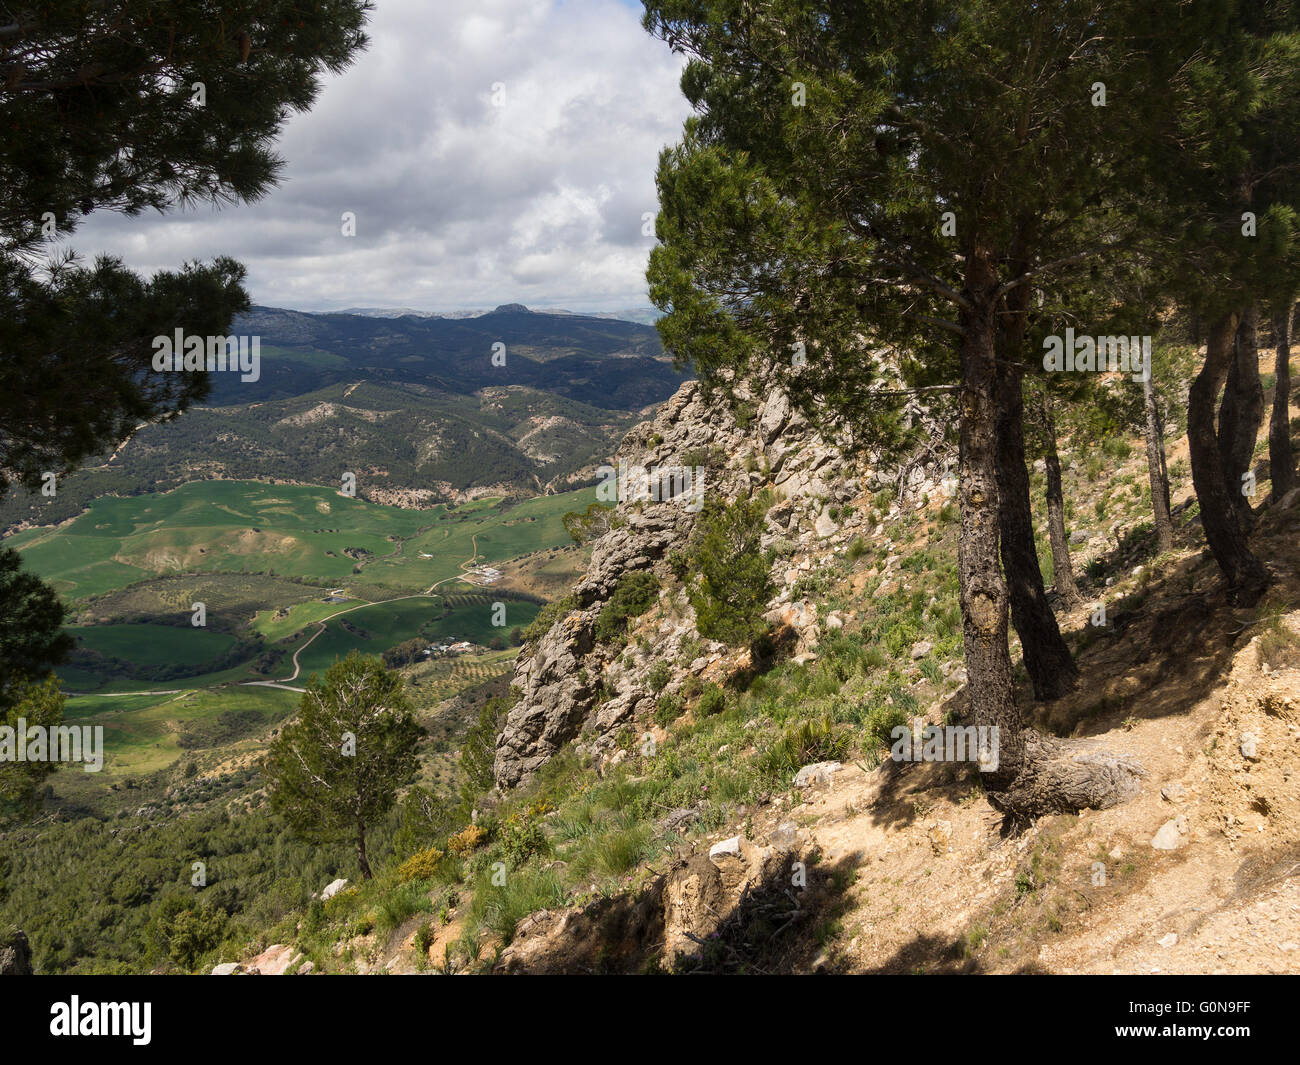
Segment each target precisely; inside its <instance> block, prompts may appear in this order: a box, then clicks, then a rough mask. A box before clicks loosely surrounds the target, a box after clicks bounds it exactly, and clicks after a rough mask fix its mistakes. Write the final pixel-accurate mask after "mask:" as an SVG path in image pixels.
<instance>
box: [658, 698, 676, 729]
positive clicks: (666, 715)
mask: <svg viewBox="0 0 1300 1065" xmlns="http://www.w3.org/2000/svg"><path fill="white" fill-rule="evenodd" d="M681 712H682V697H681V696H680V695H669V694H668V693H667V692H665V693H664V694H663V695H661V696H659V702H658V703H657V704H656V706H655V723H656V724H659V725H663V726H667V725H668V724H669V723H670V722H672V721H676V720H677V718H678V717H679V716H680V715H681Z"/></svg>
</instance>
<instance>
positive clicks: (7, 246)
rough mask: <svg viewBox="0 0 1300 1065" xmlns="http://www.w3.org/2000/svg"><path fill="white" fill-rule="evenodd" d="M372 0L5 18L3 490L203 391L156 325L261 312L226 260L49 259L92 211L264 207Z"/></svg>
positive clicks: (207, 330)
mask: <svg viewBox="0 0 1300 1065" xmlns="http://www.w3.org/2000/svg"><path fill="white" fill-rule="evenodd" d="M368 8H369V5H368V3H366V2H365V0H322V2H321V3H315V4H309V5H303V4H297V3H292V2H291V0H256V2H255V0H235V2H233V3H225V4H222V5H221V11H220V13H219V14H218V13H216V12H214V11H213V10H212V9H211V7H210V6H209V5H205V4H195V3H193V2H192V0H151V2H149V3H140V4H124V3H112V4H109V3H83V2H81V0H52V2H49V3H42V4H39V5H18V6H17V7H14V6H10V7H7V8H6V9H5V11H4V13H2V14H0V128H2V129H3V130H4V138H3V140H2V141H0V190H2V191H0V495H2V494H3V492H4V490H5V489H6V488H7V487H8V485H9V482H10V479H11V477H12V476H16V477H17V478H18V479H19V480H21V481H22V482H23V483H24V484H26V485H27V486H28V487H29V488H31V487H34V486H35V485H36V484H37V483H38V482H39V481H40V480H41V478H42V475H43V474H44V473H46V472H56V473H62V472H65V471H67V470H70V469H72V468H74V467H75V466H76V465H77V464H78V463H80V462H81V461H83V460H84V459H85V458H87V457H88V456H91V455H95V454H98V453H100V452H101V451H103V450H104V449H105V448H107V447H110V446H111V445H114V444H116V443H118V442H119V441H120V440H122V439H123V437H124V436H125V435H126V434H127V433H129V432H130V431H131V430H133V429H134V428H135V427H136V426H137V425H138V424H139V423H140V422H142V421H149V420H153V419H155V418H162V417H166V416H170V415H174V414H175V413H176V412H178V411H181V410H184V409H185V408H186V407H187V406H188V405H189V404H191V403H193V402H194V401H196V400H198V399H201V398H202V397H203V396H204V395H205V394H206V392H207V382H206V375H205V374H203V373H189V372H186V373H171V374H163V373H157V372H154V371H153V370H152V366H151V362H152V355H153V347H152V345H151V341H152V338H153V337H155V336H171V335H173V333H174V331H175V330H176V329H182V330H184V331H185V333H186V334H189V335H199V336H224V335H226V334H228V332H229V327H230V321H231V318H232V317H233V315H234V314H236V313H238V312H240V311H245V310H247V309H248V308H249V302H248V297H247V294H246V293H245V292H244V289H243V280H244V270H243V268H242V267H241V266H239V265H238V264H237V263H234V262H233V261H231V260H229V259H224V258H217V259H215V260H214V261H213V262H212V263H211V264H208V265H206V266H205V265H200V264H188V265H186V266H184V267H182V268H180V269H178V270H175V271H170V272H163V273H160V274H158V275H156V276H155V277H153V278H152V279H151V280H148V281H145V280H142V279H141V278H139V277H137V276H136V275H135V274H134V273H132V272H131V271H129V270H127V269H126V268H125V267H124V266H123V265H122V263H121V262H120V261H117V260H114V259H111V258H100V259H98V260H97V261H95V262H94V263H93V264H92V265H89V266H85V265H82V264H81V263H79V262H78V261H77V260H76V259H75V257H74V256H72V255H71V253H68V254H65V255H62V256H60V257H58V258H56V259H55V260H54V261H53V262H50V263H48V264H42V263H41V262H40V256H41V255H42V253H43V252H44V250H45V249H46V248H47V247H48V246H49V245H50V244H51V242H52V241H54V240H56V239H64V238H67V237H68V236H70V235H71V234H73V233H74V232H75V231H76V228H77V225H78V224H79V222H80V221H81V220H82V219H83V218H85V217H86V216H87V215H89V214H91V213H92V212H94V211H113V212H119V213H123V214H127V215H138V214H140V213H141V212H142V211H146V210H157V211H166V210H170V209H172V208H175V207H178V206H181V205H186V204H194V203H200V202H205V201H206V202H209V203H212V204H225V203H239V202H244V203H247V202H253V201H255V200H258V199H261V198H262V197H263V196H265V195H266V194H267V193H268V192H269V191H270V190H271V189H272V188H273V187H274V186H275V184H276V183H277V181H278V178H279V175H280V172H281V169H282V166H283V164H282V162H281V160H280V159H279V158H278V157H277V156H276V155H275V153H274V151H273V149H272V142H273V141H274V138H275V137H276V136H277V135H278V134H279V132H280V130H281V128H282V127H283V125H284V122H285V120H286V119H287V118H288V116H289V114H290V113H291V112H293V111H305V110H307V109H309V108H310V107H311V105H312V103H313V102H314V100H315V98H316V95H317V93H318V91H319V87H320V77H321V75H322V73H323V72H325V71H335V72H337V71H340V70H342V69H343V68H344V67H346V66H347V65H348V64H349V63H350V62H351V61H352V59H353V58H354V57H355V56H356V54H357V53H358V50H359V49H361V48H362V47H364V45H365V43H366V39H365V36H364V34H363V32H362V26H363V24H364V21H365V17H366V12H367V10H368Z"/></svg>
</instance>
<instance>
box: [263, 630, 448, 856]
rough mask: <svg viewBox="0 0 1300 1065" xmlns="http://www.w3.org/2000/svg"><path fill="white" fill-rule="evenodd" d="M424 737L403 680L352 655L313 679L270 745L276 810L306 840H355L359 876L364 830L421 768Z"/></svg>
mask: <svg viewBox="0 0 1300 1065" xmlns="http://www.w3.org/2000/svg"><path fill="white" fill-rule="evenodd" d="M423 734H424V729H423V728H421V727H420V726H419V725H418V724H417V723H416V721H415V719H414V717H413V716H412V714H411V709H410V704H409V703H408V702H407V699H406V695H405V694H404V692H403V691H402V679H401V677H399V676H397V675H396V674H394V673H390V672H389V671H388V670H386V669H385V668H384V665H383V663H382V662H381V661H380V660H379V659H378V658H368V657H364V656H362V655H360V654H357V653H356V652H352V653H351V654H349V655H348V656H347V658H345V659H343V660H342V661H340V662H336V663H335V664H334V665H333V666H331V667H330V668H329V669H328V670H327V671H326V673H325V676H324V678H323V679H321V678H318V677H317V676H316V675H314V674H313V676H312V678H311V679H310V680H309V681H308V683H307V690H306V691H305V692H304V693H303V697H302V703H301V704H300V707H299V710H298V716H297V718H296V719H295V720H294V721H293V723H292V724H290V725H288V726H286V727H285V728H284V729H283V730H282V731H281V733H280V735H279V736H278V737H277V738H276V740H275V742H274V743H273V744H272V745H271V749H270V752H269V753H268V755H267V759H266V776H267V783H268V790H269V792H270V796H271V806H272V809H274V810H275V811H276V812H277V813H280V814H282V815H283V816H284V817H285V819H286V820H287V821H288V822H289V824H290V825H291V826H292V827H293V828H294V829H295V830H296V831H298V832H299V833H301V834H302V835H303V837H304V838H306V839H313V840H315V839H333V838H337V837H338V836H339V835H340V834H342V833H344V832H346V833H348V834H349V835H350V836H351V837H352V838H354V839H355V840H356V843H357V850H358V859H359V861H360V865H361V871H362V875H364V876H367V877H369V875H370V869H369V864H368V862H367V860H366V855H365V833H366V829H367V827H368V826H369V825H370V824H372V823H374V822H375V821H378V820H379V819H380V818H382V817H383V816H384V815H385V814H386V813H387V812H388V811H389V810H390V809H391V808H392V806H393V804H394V803H395V802H396V800H397V792H398V789H400V788H401V787H403V786H404V785H406V784H408V783H410V781H411V779H412V778H413V777H414V776H415V773H416V770H417V768H418V766H419V762H418V759H417V758H416V750H415V748H416V743H417V741H418V740H419V738H420V737H421V736H422V735H423Z"/></svg>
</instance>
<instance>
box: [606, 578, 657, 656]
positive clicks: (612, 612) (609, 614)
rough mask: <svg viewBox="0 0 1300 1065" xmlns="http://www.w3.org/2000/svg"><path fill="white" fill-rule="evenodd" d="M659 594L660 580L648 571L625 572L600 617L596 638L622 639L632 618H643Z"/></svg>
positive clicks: (607, 640) (607, 639)
mask: <svg viewBox="0 0 1300 1065" xmlns="http://www.w3.org/2000/svg"><path fill="white" fill-rule="evenodd" d="M658 595H659V578H658V577H656V576H655V575H654V574H653V573H649V572H647V571H644V570H634V571H631V572H628V573H624V574H623V576H622V577H620V578H619V580H618V584H617V585H615V587H614V592H613V594H612V595H610V597H609V600H608V601H607V602H606V603H605V605H604V606H603V607H602V608H601V611H600V615H599V617H597V618H596V639H598V640H600V641H602V642H609V641H614V640H621V639H622V638H623V637H624V636H626V634H627V624H628V621H629V620H630V619H631V618H635V617H640V616H641V615H642V614H644V613H645V612H646V611H647V610H649V609H650V607H651V606H653V605H654V602H655V600H656V598H658Z"/></svg>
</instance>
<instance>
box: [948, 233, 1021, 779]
mask: <svg viewBox="0 0 1300 1065" xmlns="http://www.w3.org/2000/svg"><path fill="white" fill-rule="evenodd" d="M996 286H997V274H996V271H995V270H994V267H993V263H992V257H991V256H990V255H989V254H988V252H986V251H983V250H981V249H978V248H977V249H975V251H974V252H973V253H972V254H971V256H970V258H969V259H968V260H967V264H966V291H965V293H964V295H965V297H966V299H967V300H968V301H969V307H968V308H963V310H962V313H961V318H962V322H961V324H962V328H963V331H964V332H963V336H962V344H961V383H962V394H961V425H960V434H959V438H960V442H959V448H958V462H959V464H960V469H961V490H960V498H961V535H960V537H959V538H958V541H957V575H958V584H959V589H960V594H961V615H962V641H963V645H964V649H965V652H966V674H967V678H968V679H967V690H968V691H969V693H970V705H971V710H972V711H973V716H974V719H975V723H976V725H982V726H986V727H989V728H996V729H997V730H998V732H997V734H998V737H999V738H998V766H997V768H996V769H995V770H992V771H990V772H986V773H983V774H981V776H982V779H983V781H984V785H985V787H986V788H988V789H989V790H990V791H991V792H997V791H999V790H1002V789H1005V788H1007V787H1009V786H1010V785H1011V783H1012V782H1013V781H1014V780H1015V778H1016V777H1017V776H1018V775H1019V773H1020V769H1021V766H1022V763H1023V761H1024V736H1023V731H1024V730H1023V729H1022V728H1021V725H1020V711H1019V709H1018V708H1017V707H1016V698H1015V690H1014V688H1013V685H1012V681H1011V653H1010V649H1009V647H1008V643H1007V626H1008V611H1009V600H1008V593H1007V585H1006V582H1005V581H1004V580H1003V578H1002V567H1001V564H1000V556H999V546H998V542H999V540H1000V539H1001V537H1000V535H999V528H998V513H999V504H998V499H999V497H998V433H997V411H998V402H997V373H996V362H995V350H994V336H995V331H996V325H995V319H994V296H993V293H994V290H995V288H996Z"/></svg>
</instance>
